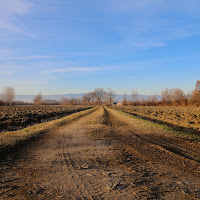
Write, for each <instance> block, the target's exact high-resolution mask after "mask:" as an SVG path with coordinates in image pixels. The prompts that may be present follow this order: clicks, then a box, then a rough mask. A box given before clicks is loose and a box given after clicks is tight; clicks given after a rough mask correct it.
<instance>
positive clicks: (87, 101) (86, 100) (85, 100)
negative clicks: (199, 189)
mask: <svg viewBox="0 0 200 200" xmlns="http://www.w3.org/2000/svg"><path fill="white" fill-rule="evenodd" d="M93 96H94V95H93V93H92V92H89V93H87V94H85V95H84V96H83V97H82V101H83V103H84V104H90V103H91V101H92V98H93Z"/></svg>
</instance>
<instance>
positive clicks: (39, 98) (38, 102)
mask: <svg viewBox="0 0 200 200" xmlns="http://www.w3.org/2000/svg"><path fill="white" fill-rule="evenodd" d="M33 102H34V105H36V106H37V105H41V104H42V93H41V92H39V94H37V95H36V97H34V98H33Z"/></svg>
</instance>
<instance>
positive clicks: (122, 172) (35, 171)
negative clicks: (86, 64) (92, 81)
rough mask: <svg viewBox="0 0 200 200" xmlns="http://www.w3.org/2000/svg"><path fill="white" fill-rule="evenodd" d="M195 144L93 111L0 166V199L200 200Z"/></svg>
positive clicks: (107, 111)
mask: <svg viewBox="0 0 200 200" xmlns="http://www.w3.org/2000/svg"><path fill="white" fill-rule="evenodd" d="M199 150H200V145H199V143H198V142H191V141H189V140H186V139H184V138H182V137H181V136H177V135H174V134H173V132H172V131H166V130H163V129H161V128H159V127H157V126H154V125H153V124H150V123H147V122H145V121H143V120H138V119H133V118H130V117H128V116H126V115H124V114H122V113H119V112H118V111H115V110H111V109H108V108H106V109H103V108H102V107H101V108H99V109H98V110H97V111H95V112H93V113H92V114H89V115H88V116H85V117H82V118H80V119H79V120H77V121H74V122H72V123H71V124H69V125H66V126H64V127H62V128H59V129H58V130H57V131H56V132H51V133H48V134H47V135H46V136H45V137H44V138H42V139H41V140H39V141H36V142H35V143H32V144H30V145H29V146H27V147H26V148H23V149H22V150H21V152H20V155H16V154H15V155H14V154H13V155H14V156H13V155H9V156H8V157H7V159H6V160H5V161H1V163H0V177H1V179H0V199H181V200H182V199H200V155H199V152H200V151H199Z"/></svg>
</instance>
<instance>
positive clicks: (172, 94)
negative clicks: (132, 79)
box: [0, 81, 200, 106]
mask: <svg viewBox="0 0 200 200" xmlns="http://www.w3.org/2000/svg"><path fill="white" fill-rule="evenodd" d="M115 98H116V93H115V91H113V90H111V89H110V88H109V89H107V90H104V89H103V88H96V89H95V90H94V91H92V92H88V93H87V94H85V95H84V96H83V97H81V98H66V97H62V98H61V99H60V100H59V101H57V100H51V99H46V100H43V95H42V93H39V94H37V95H36V96H35V97H34V98H33V103H32V104H34V105H102V104H105V105H112V104H117V103H118V104H121V105H124V106H126V105H132V106H189V105H193V106H200V81H197V82H196V87H195V89H194V90H193V91H192V93H190V94H185V93H184V92H183V91H182V90H181V89H179V88H172V89H168V88H167V89H165V90H164V91H162V95H161V99H159V98H158V96H157V95H151V96H148V97H147V98H146V99H143V98H140V97H139V95H138V92H137V91H135V90H133V91H132V94H131V99H128V96H127V95H126V94H124V95H123V100H122V102H117V101H116V99H115ZM14 99H15V90H14V88H12V87H5V88H4V90H3V93H2V94H1V95H0V105H7V106H11V105H28V104H31V103H25V102H22V101H14Z"/></svg>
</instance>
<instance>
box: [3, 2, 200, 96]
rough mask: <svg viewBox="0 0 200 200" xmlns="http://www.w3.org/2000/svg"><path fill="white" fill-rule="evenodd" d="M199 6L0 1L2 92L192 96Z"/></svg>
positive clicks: (197, 75) (199, 43)
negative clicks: (177, 92) (172, 91)
mask: <svg viewBox="0 0 200 200" xmlns="http://www.w3.org/2000/svg"><path fill="white" fill-rule="evenodd" d="M199 10H200V1H199V0H140V1H138V0H101V1H100V0H73V1H72V0H42V1H41V0H32V1H31V0H0V70H1V72H0V91H2V89H3V87H5V86H12V87H14V88H15V90H16V93H17V94H36V93H38V92H40V91H41V92H42V93H43V94H64V93H82V92H89V91H92V90H93V89H95V88H105V89H107V88H111V89H113V90H115V91H116V92H117V93H119V94H120V93H121V94H123V93H124V92H126V93H128V94H129V93H131V91H132V90H137V91H138V93H140V94H160V93H161V91H162V90H164V89H165V88H181V89H182V90H183V91H185V92H186V93H188V92H190V91H192V90H193V89H194V87H195V82H196V80H198V79H200V12H199Z"/></svg>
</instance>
